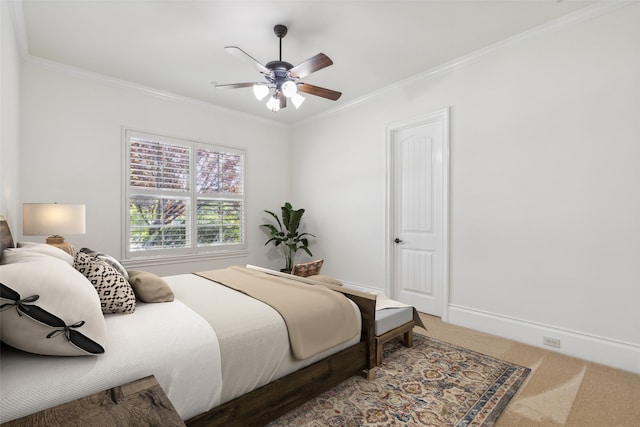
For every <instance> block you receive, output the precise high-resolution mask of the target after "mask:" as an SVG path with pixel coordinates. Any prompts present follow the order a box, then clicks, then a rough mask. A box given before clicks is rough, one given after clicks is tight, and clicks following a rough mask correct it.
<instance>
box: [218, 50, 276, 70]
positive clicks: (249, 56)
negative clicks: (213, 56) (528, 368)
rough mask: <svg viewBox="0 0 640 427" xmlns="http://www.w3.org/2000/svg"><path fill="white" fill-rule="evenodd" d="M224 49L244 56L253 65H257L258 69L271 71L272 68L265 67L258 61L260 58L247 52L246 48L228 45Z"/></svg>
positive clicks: (241, 56)
mask: <svg viewBox="0 0 640 427" xmlns="http://www.w3.org/2000/svg"><path fill="white" fill-rule="evenodd" d="M224 50H226V51H227V52H229V53H231V54H232V55H235V56H237V57H238V58H242V59H243V60H245V61H249V62H251V64H253V66H255V67H256V68H257V69H258V71H260V72H261V73H263V74H269V73H271V70H269V69H268V68H267V67H265V66H264V65H262V64H261V63H260V62H258V60H257V59H255V58H254V57H253V56H251V55H249V54H248V53H247V52H245V51H244V50H242V49H240V48H239V47H237V46H226V47H225V48H224Z"/></svg>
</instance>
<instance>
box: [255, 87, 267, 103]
mask: <svg viewBox="0 0 640 427" xmlns="http://www.w3.org/2000/svg"><path fill="white" fill-rule="evenodd" d="M253 94H254V95H255V96H256V99H257V100H258V101H262V100H263V99H264V97H265V96H267V95H269V88H268V87H267V85H261V84H257V85H253Z"/></svg>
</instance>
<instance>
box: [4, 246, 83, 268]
mask: <svg viewBox="0 0 640 427" xmlns="http://www.w3.org/2000/svg"><path fill="white" fill-rule="evenodd" d="M39 255H46V256H48V257H53V258H57V259H60V260H62V261H64V262H66V263H67V264H69V265H70V266H73V257H72V256H71V255H69V254H68V253H66V252H65V251H63V250H62V249H59V248H56V247H55V246H51V245H47V244H46V243H34V242H18V247H17V248H9V249H5V250H4V252H2V260H0V264H13V263H16V262H27V261H36V260H38V259H42V257H41V256H39Z"/></svg>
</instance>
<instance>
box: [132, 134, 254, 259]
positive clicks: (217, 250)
mask: <svg viewBox="0 0 640 427" xmlns="http://www.w3.org/2000/svg"><path fill="white" fill-rule="evenodd" d="M122 134H123V146H124V149H123V158H124V161H123V164H124V167H123V191H122V193H123V195H124V198H123V209H122V215H123V227H122V229H123V235H122V253H123V259H124V261H125V265H126V266H128V267H135V266H136V265H154V264H156V265H161V264H166V263H178V262H189V261H198V260H206V259H220V258H230V257H237V256H246V255H247V254H248V251H247V250H246V248H247V243H246V235H247V233H246V222H247V221H246V218H247V203H246V162H247V160H246V157H247V156H246V150H245V149H243V148H235V147H228V146H223V145H220V144H211V143H206V142H200V141H195V140H192V139H186V138H177V137H170V136H164V135H159V134H156V133H153V132H144V131H138V130H133V129H129V128H123V132H122ZM131 138H142V139H145V138H147V139H151V140H154V141H159V142H161V143H167V144H175V145H181V146H188V147H190V149H191V163H190V164H191V170H190V190H189V191H188V192H185V193H183V194H178V193H167V192H166V191H163V190H148V189H144V190H139V189H132V188H131V184H130V175H129V174H130V157H131V153H130V141H131ZM198 148H206V149H213V150H217V151H221V152H226V153H233V154H238V155H240V156H241V159H242V160H241V162H242V171H241V179H242V184H241V185H242V190H241V193H240V194H239V195H235V196H230V195H229V194H225V195H224V196H221V195H209V194H199V193H197V189H196V176H197V168H196V152H197V149H198ZM187 193H188V194H187ZM132 194H133V195H150V196H152V197H162V196H167V197H168V196H170V197H172V198H182V197H186V198H188V200H189V204H190V206H191V209H190V224H191V226H190V228H191V230H190V243H191V244H190V245H189V246H187V247H185V248H172V249H167V248H161V249H153V250H144V251H132V250H131V245H130V232H131V227H130V225H131V222H130V198H131V195H132ZM199 198H200V199H202V198H205V199H206V198H210V199H226V200H238V201H241V202H242V205H243V213H242V222H241V226H240V227H241V242H240V243H237V244H229V245H214V246H200V247H199V246H198V245H197V232H198V230H197V209H196V206H197V201H198V199H199Z"/></svg>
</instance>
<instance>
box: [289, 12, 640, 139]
mask: <svg viewBox="0 0 640 427" xmlns="http://www.w3.org/2000/svg"><path fill="white" fill-rule="evenodd" d="M634 3H638V0H603V1H600V2H598V3H595V4H593V5H591V6H587V7H585V8H584V9H581V10H578V11H576V12H573V13H570V14H568V15H565V16H563V17H560V18H558V19H555V20H553V21H549V22H547V23H545V24H542V25H539V26H537V27H534V28H532V29H530V30H527V31H525V32H522V33H520V34H517V35H515V36H513V37H510V38H507V39H505V40H501V41H499V42H497V43H494V44H492V45H490V46H487V47H484V48H482V49H479V50H476V51H474V52H472V53H470V54H468V55H463V56H461V57H458V58H456V59H453V60H452V61H449V62H446V63H444V64H442V65H439V66H437V67H434V68H431V69H429V70H426V71H423V72H421V73H419V74H415V75H413V76H411V77H408V78H406V79H404V80H400V81H398V82H396V83H393V84H391V85H388V86H385V87H382V88H380V89H378V90H376V91H374V92H371V93H368V94H367V95H364V96H361V97H359V98H356V99H354V100H352V101H349V102H347V103H344V104H341V105H340V106H338V107H335V108H332V109H330V110H327V111H324V112H322V113H320V114H317V115H315V116H313V117H310V118H308V119H304V120H300V121H298V122H295V123H293V124H292V125H291V127H298V126H301V125H305V124H308V123H311V122H313V121H315V120H320V119H324V118H326V117H329V116H332V115H334V114H337V113H341V112H343V111H346V110H349V109H352V108H355V107H357V106H359V105H362V104H365V103H368V102H371V101H373V100H375V99H377V98H380V97H382V96H384V95H385V94H388V93H390V92H393V91H397V90H399V89H402V88H405V87H407V86H411V85H413V84H415V83H417V82H420V81H425V80H429V79H433V78H436V77H439V76H441V75H444V74H446V73H449V72H451V71H453V70H456V69H459V68H462V67H465V66H467V65H470V64H472V63H474V62H476V61H478V60H480V59H482V58H483V57H485V56H487V55H489V54H491V53H494V52H498V51H499V50H501V49H507V48H510V47H512V46H514V45H517V44H519V43H522V42H523V41H525V40H529V39H532V38H536V37H541V36H542V35H544V34H547V33H550V32H553V31H558V30H561V29H564V28H567V27H569V26H571V25H577V24H579V23H582V22H584V21H588V20H590V19H593V18H596V17H599V16H602V15H605V14H607V13H610V12H612V11H614V10H617V9H620V8H622V7H625V6H628V5H630V4H634Z"/></svg>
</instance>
